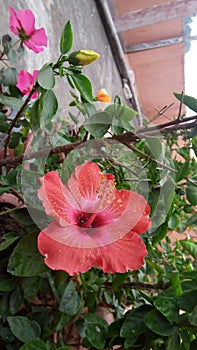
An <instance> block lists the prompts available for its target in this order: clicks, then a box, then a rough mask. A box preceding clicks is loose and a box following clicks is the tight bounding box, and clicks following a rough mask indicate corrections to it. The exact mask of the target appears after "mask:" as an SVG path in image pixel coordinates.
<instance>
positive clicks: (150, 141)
mask: <svg viewBox="0 0 197 350" xmlns="http://www.w3.org/2000/svg"><path fill="white" fill-rule="evenodd" d="M145 142H146V145H147V147H148V149H149V153H151V155H152V157H153V158H154V159H157V160H159V161H162V160H163V159H164V157H165V145H164V144H163V143H162V142H161V141H160V140H159V138H158V137H147V138H146V140H145Z"/></svg>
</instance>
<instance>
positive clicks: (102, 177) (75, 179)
mask: <svg viewBox="0 0 197 350" xmlns="http://www.w3.org/2000/svg"><path fill="white" fill-rule="evenodd" d="M114 190H115V183H114V176H113V175H111V174H110V176H108V175H106V174H102V173H101V171H100V168H99V167H98V165H97V164H96V163H93V162H88V161H86V162H85V163H84V164H83V165H80V166H78V167H76V169H75V172H74V173H73V174H72V176H71V178H70V179H69V180H68V186H67V187H66V188H65V191H67V192H68V193H66V192H65V196H66V197H67V198H69V193H72V199H73V198H75V199H76V200H77V203H78V206H77V207H76V206H75V207H76V208H77V209H79V210H82V211H86V212H91V213H95V212H98V211H101V210H103V209H104V208H106V207H107V206H109V204H110V203H111V202H112V200H113V198H114Z"/></svg>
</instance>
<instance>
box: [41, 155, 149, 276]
mask: <svg viewBox="0 0 197 350" xmlns="http://www.w3.org/2000/svg"><path fill="white" fill-rule="evenodd" d="M40 180H41V183H42V185H41V187H40V188H39V190H38V196H39V198H40V199H41V201H42V203H43V206H44V208H45V211H46V213H47V214H48V215H50V216H51V217H53V219H54V220H53V221H52V222H51V223H50V224H49V226H48V227H47V228H45V229H44V230H43V231H42V232H40V234H39V237H38V249H39V251H40V253H41V254H42V255H44V256H45V263H46V265H47V266H49V267H50V268H51V269H53V270H64V271H66V272H68V273H69V274H70V275H74V274H78V273H80V272H85V271H87V270H89V269H90V268H91V267H92V266H97V267H100V268H102V270H103V271H104V272H109V273H115V272H126V271H128V270H134V269H138V268H139V267H140V266H142V265H143V263H144V256H145V255H147V251H146V247H145V245H144V243H143V242H142V240H141V238H140V237H139V234H141V233H143V232H145V231H146V230H147V229H148V228H149V227H150V218H149V216H148V215H149V213H150V208H149V205H148V204H147V202H146V200H145V199H144V198H143V197H142V196H141V195H139V194H138V193H136V192H132V191H130V190H116V188H115V182H114V175H112V174H103V173H102V172H101V171H100V169H99V167H98V165H97V164H96V163H93V162H85V163H84V164H83V165H80V166H77V167H76V169H75V172H74V173H73V174H72V176H71V178H70V179H69V181H68V184H67V185H64V184H62V182H61V180H60V177H59V175H58V173H57V172H55V171H51V172H49V173H47V174H46V175H44V176H43V177H42V178H41V179H40Z"/></svg>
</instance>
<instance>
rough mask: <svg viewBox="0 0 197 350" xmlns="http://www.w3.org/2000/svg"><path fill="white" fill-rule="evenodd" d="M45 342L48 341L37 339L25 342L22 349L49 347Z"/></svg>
mask: <svg viewBox="0 0 197 350" xmlns="http://www.w3.org/2000/svg"><path fill="white" fill-rule="evenodd" d="M45 344H46V343H44V342H43V341H42V340H39V339H35V340H32V341H30V342H27V343H26V344H24V345H23V346H22V347H21V348H20V350H47V349H48V347H46V345H45Z"/></svg>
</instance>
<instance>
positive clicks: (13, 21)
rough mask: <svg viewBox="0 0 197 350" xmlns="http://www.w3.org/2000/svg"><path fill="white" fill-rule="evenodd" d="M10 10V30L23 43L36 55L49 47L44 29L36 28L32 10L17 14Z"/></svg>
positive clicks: (11, 8)
mask: <svg viewBox="0 0 197 350" xmlns="http://www.w3.org/2000/svg"><path fill="white" fill-rule="evenodd" d="M9 9H10V30H11V31H12V32H13V33H14V34H15V35H18V36H19V38H20V39H21V40H22V42H23V43H24V44H25V45H26V46H27V47H28V48H29V49H30V50H33V51H34V52H35V53H39V52H41V51H43V50H44V48H43V47H42V46H47V39H48V38H47V35H46V33H45V29H44V28H40V29H36V28H35V17H34V14H33V12H32V11H31V10H19V11H18V12H15V11H14V9H13V7H9Z"/></svg>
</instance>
